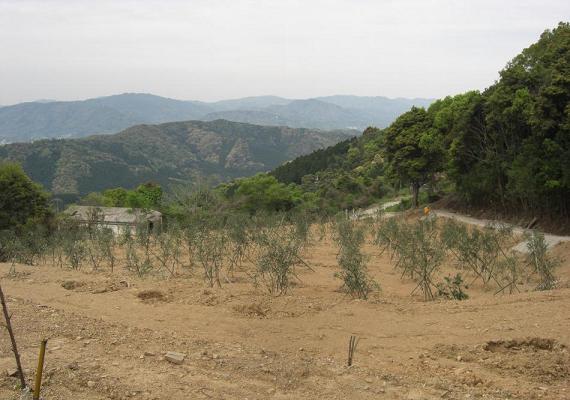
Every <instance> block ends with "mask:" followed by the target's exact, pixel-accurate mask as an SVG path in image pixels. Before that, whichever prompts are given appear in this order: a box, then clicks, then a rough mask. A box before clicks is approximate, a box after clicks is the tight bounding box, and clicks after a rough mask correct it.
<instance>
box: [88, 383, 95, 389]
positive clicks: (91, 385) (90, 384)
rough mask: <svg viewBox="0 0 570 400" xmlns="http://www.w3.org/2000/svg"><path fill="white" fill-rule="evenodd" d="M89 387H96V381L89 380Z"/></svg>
mask: <svg viewBox="0 0 570 400" xmlns="http://www.w3.org/2000/svg"><path fill="white" fill-rule="evenodd" d="M87 387H89V388H92V387H95V382H93V381H87Z"/></svg>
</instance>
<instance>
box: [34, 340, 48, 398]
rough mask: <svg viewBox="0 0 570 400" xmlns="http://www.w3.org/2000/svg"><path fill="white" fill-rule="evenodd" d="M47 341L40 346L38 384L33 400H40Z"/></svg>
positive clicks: (35, 386) (37, 372)
mask: <svg viewBox="0 0 570 400" xmlns="http://www.w3.org/2000/svg"><path fill="white" fill-rule="evenodd" d="M46 345H47V339H44V340H42V344H41V345H40V357H39V358H38V369H37V371H36V382H35V385H34V397H33V400H40V388H41V386H42V374H43V371H44V357H45V354H46Z"/></svg>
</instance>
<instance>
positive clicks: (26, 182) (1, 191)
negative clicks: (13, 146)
mask: <svg viewBox="0 0 570 400" xmlns="http://www.w3.org/2000/svg"><path fill="white" fill-rule="evenodd" d="M48 199H49V197H48V195H47V194H46V193H45V192H44V191H43V190H42V188H41V187H40V186H39V185H38V184H36V183H34V182H32V180H31V179H30V178H29V177H28V176H27V175H26V174H25V173H24V171H23V169H22V167H21V166H20V165H18V164H15V163H0V230H3V229H12V230H14V229H19V228H21V227H22V226H23V225H25V224H26V223H45V222H47V219H48V217H49V216H50V215H51V212H50V209H49V206H48Z"/></svg>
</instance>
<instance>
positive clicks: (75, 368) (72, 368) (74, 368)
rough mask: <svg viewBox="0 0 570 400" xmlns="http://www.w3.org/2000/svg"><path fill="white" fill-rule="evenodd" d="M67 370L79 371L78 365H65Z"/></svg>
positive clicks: (75, 363)
mask: <svg viewBox="0 0 570 400" xmlns="http://www.w3.org/2000/svg"><path fill="white" fill-rule="evenodd" d="M67 368H69V369H70V370H72V371H74V370H77V369H79V364H78V363H77V362H75V361H74V362H72V363H71V364H67Z"/></svg>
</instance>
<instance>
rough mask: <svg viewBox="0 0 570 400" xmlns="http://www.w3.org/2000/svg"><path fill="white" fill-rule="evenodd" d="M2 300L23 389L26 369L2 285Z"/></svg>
mask: <svg viewBox="0 0 570 400" xmlns="http://www.w3.org/2000/svg"><path fill="white" fill-rule="evenodd" d="M0 301H1V302H2V311H3V313H4V319H5V320H6V329H7V330H8V334H9V335H10V341H11V342H12V351H13V352H14V358H15V359H16V368H17V369H18V375H19V376H20V385H21V386H22V389H25V388H26V386H27V385H26V378H25V377H24V370H23V369H22V363H21V362H20V353H19V352H18V346H17V344H16V338H15V336H14V331H13V330H12V323H11V321H10V320H11V317H10V314H9V313H8V306H7V305H6V299H5V298H4V292H3V291H2V285H0Z"/></svg>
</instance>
